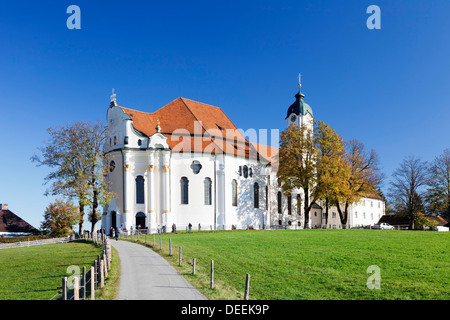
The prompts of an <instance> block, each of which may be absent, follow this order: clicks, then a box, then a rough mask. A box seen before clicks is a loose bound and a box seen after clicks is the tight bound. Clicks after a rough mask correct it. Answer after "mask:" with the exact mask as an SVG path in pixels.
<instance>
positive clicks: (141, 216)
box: [136, 212, 145, 229]
mask: <svg viewBox="0 0 450 320" xmlns="http://www.w3.org/2000/svg"><path fill="white" fill-rule="evenodd" d="M136 228H140V229H144V228H145V213H143V212H138V213H137V214H136Z"/></svg>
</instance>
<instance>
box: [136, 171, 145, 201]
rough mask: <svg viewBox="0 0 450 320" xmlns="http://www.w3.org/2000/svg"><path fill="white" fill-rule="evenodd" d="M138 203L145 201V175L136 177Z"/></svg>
mask: <svg viewBox="0 0 450 320" xmlns="http://www.w3.org/2000/svg"><path fill="white" fill-rule="evenodd" d="M136 203H144V177H143V176H137V177H136Z"/></svg>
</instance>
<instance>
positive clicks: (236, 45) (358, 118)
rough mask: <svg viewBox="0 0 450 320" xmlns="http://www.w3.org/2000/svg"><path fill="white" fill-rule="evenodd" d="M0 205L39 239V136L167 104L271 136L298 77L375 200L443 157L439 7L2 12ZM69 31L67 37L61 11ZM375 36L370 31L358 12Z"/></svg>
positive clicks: (29, 6)
mask: <svg viewBox="0 0 450 320" xmlns="http://www.w3.org/2000/svg"><path fill="white" fill-rule="evenodd" d="M1 4H2V5H1V6H0V115H1V131H0V143H1V157H0V203H8V204H9V207H10V209H11V210H12V211H13V212H15V213H16V214H18V215H19V216H21V217H23V218H24V219H25V220H27V221H28V222H30V223H31V224H32V225H34V226H36V227H39V225H40V222H41V221H42V215H43V212H44V210H45V207H46V206H47V205H48V203H49V202H51V201H52V198H50V197H45V196H44V195H43V193H44V191H45V189H46V186H44V185H43V181H44V177H45V176H46V175H47V174H48V172H49V171H48V170H49V169H48V168H44V167H40V168H38V167H36V166H35V164H34V163H32V162H31V161H30V157H31V156H32V155H33V154H35V153H37V152H38V148H39V147H41V146H43V144H44V142H45V140H46V139H47V138H48V136H47V133H46V129H47V128H48V127H56V126H61V125H64V124H67V123H68V122H74V121H81V120H86V121H92V122H94V121H96V120H97V119H100V120H102V121H104V120H105V117H106V110H107V108H108V106H109V96H110V94H111V89H112V88H115V89H116V93H117V101H118V103H119V105H122V106H125V107H129V108H134V109H139V110H142V111H148V112H153V111H154V110H156V109H158V108H160V107H162V106H164V105H165V104H167V103H169V102H170V101H172V100H174V99H176V98H177V97H179V96H182V97H185V98H189V99H193V100H197V101H200V102H204V103H208V104H212V105H216V106H219V107H220V108H222V110H223V111H224V112H225V113H226V114H227V115H228V117H229V118H230V119H231V120H232V121H233V122H234V124H235V125H236V126H237V127H238V128H242V129H244V130H246V129H249V128H254V129H276V128H279V129H280V130H283V129H284V128H285V126H286V122H285V120H284V118H285V116H286V110H287V108H288V107H289V105H290V104H291V103H292V102H293V101H294V95H295V93H296V90H297V75H298V73H299V72H301V73H302V84H303V86H302V92H304V94H305V95H306V97H305V101H306V102H308V103H309V104H310V105H311V107H312V108H313V111H314V115H315V117H316V118H317V119H320V120H323V121H325V122H327V123H328V124H330V126H331V127H333V128H334V129H336V131H337V132H338V133H339V134H341V135H342V136H343V138H344V139H345V140H349V139H358V140H360V141H362V142H363V143H364V144H365V145H366V147H367V149H371V148H373V149H375V150H376V151H377V153H378V154H379V157H380V160H381V165H382V167H383V172H384V173H385V174H386V181H385V188H384V189H386V188H387V186H388V182H389V177H390V175H391V173H392V171H393V170H394V169H395V168H396V167H397V166H398V165H399V163H400V161H401V160H402V159H403V158H404V157H405V156H408V155H417V156H420V157H422V158H423V159H424V160H432V159H433V158H434V157H435V156H437V155H439V154H441V153H442V152H443V150H444V149H445V148H450V139H449V135H450V134H449V127H450V126H449V120H450V108H449V107H450V98H449V94H448V92H449V89H448V87H449V84H450V59H449V57H450V34H449V30H450V20H449V19H448V15H449V13H450V2H449V1H448V0H434V1H415V0H404V1H398V0H390V1H387V0H371V1H364V0H345V1H318V0H310V1H299V0H298V1H263V0H259V1H133V0H130V1H126V2H125V1H78V0H75V1H73V2H67V1H39V2H36V1H8V2H6V1H2V2H1ZM72 4H75V5H78V6H79V7H80V9H81V29H80V30H69V29H68V28H67V27H66V20H67V18H68V17H69V14H67V13H66V9H67V7H68V6H69V5H72ZM372 4H375V5H378V6H379V7H380V9H381V29H380V30H369V29H368V28H367V27H366V20H367V18H368V17H369V14H367V13H366V9H367V7H368V6H369V5H372Z"/></svg>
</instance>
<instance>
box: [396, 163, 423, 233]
mask: <svg viewBox="0 0 450 320" xmlns="http://www.w3.org/2000/svg"><path fill="white" fill-rule="evenodd" d="M428 183H429V173H428V163H427V162H425V161H422V160H421V159H420V158H416V157H414V156H409V157H407V158H405V159H404V160H403V161H402V163H401V164H400V167H399V168H397V169H396V170H395V171H394V172H393V173H392V180H391V183H390V188H389V194H388V195H389V197H390V198H391V199H392V201H393V202H394V203H396V204H397V206H399V208H398V209H399V210H401V211H404V212H405V213H406V214H407V216H408V218H409V229H410V230H412V229H413V228H414V220H415V218H416V217H417V214H418V213H420V212H421V211H422V210H423V198H424V196H425V192H426V189H425V186H426V185H427V184H428Z"/></svg>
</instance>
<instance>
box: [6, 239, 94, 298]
mask: <svg viewBox="0 0 450 320" xmlns="http://www.w3.org/2000/svg"><path fill="white" fill-rule="evenodd" d="M101 252H102V247H100V246H99V247H95V246H94V245H92V244H90V243H83V242H74V243H61V244H49V245H42V246H32V247H20V248H10V249H2V250H0V300H49V299H51V298H52V297H53V296H54V295H55V294H57V293H58V291H60V290H61V279H62V278H63V277H68V276H70V274H67V267H68V266H70V265H76V266H79V267H80V269H82V267H83V266H86V268H88V267H89V268H90V266H91V265H92V263H93V261H94V260H95V259H96V258H97V255H99V254H101Z"/></svg>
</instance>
